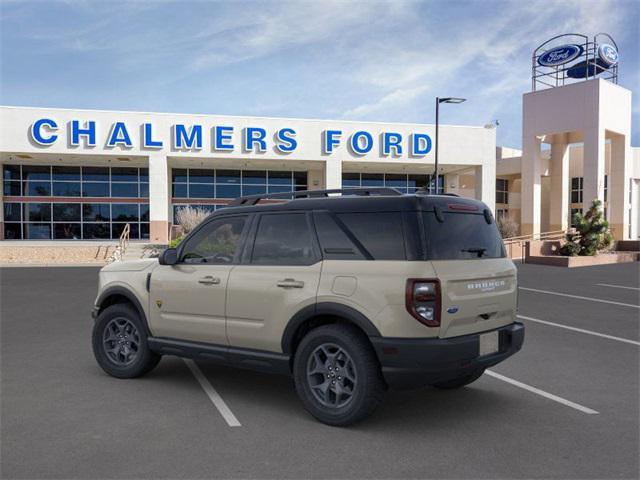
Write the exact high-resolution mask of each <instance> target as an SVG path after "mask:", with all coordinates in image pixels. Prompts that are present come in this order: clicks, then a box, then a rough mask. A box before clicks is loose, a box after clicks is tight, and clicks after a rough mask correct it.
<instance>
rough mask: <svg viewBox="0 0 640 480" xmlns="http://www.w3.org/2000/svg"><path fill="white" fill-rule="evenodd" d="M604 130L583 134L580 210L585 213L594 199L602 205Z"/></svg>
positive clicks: (595, 128)
mask: <svg viewBox="0 0 640 480" xmlns="http://www.w3.org/2000/svg"><path fill="white" fill-rule="evenodd" d="M604 140H605V138H604V129H602V128H600V127H599V126H596V127H592V128H589V129H587V130H585V132H584V156H583V161H582V162H583V163H582V177H583V180H582V185H583V187H582V210H583V211H584V212H586V211H587V210H589V207H591V202H592V201H593V200H595V199H596V198H597V199H599V200H600V201H601V202H603V203H604V165H605V149H604Z"/></svg>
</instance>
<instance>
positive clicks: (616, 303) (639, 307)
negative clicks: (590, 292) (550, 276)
mask: <svg viewBox="0 0 640 480" xmlns="http://www.w3.org/2000/svg"><path fill="white" fill-rule="evenodd" d="M518 288H519V289H520V290H524V291H527V292H537V293H546V294H548V295H558V296H559V297H569V298H577V299H578V300H589V301H590V302H600V303H610V304H611V305H620V306H622V307H631V308H637V309H640V305H634V304H632V303H622V302H614V301H613V300H603V299H601V298H591V297H582V296H580V295H569V294H568V293H559V292H550V291H549V290H538V289H537V288H526V287H518Z"/></svg>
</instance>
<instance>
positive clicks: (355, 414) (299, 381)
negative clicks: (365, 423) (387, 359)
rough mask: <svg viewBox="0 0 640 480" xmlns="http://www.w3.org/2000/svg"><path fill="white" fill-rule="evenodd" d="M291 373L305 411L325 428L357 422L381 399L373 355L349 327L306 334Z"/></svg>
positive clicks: (379, 377) (382, 388)
mask: <svg viewBox="0 0 640 480" xmlns="http://www.w3.org/2000/svg"><path fill="white" fill-rule="evenodd" d="M293 374H294V381H295V386H296V391H297V392H298V396H299V397H300V400H301V401H302V404H303V405H304V407H305V409H306V410H307V411H308V412H309V413H310V414H311V415H313V416H314V417H315V418H316V419H318V420H319V421H321V422H322V423H326V424H327V425H334V426H346V425H351V424H353V423H355V422H358V421H360V420H363V419H364V418H366V417H368V416H369V415H371V414H372V413H373V412H374V410H375V409H376V408H377V407H378V405H380V403H381V402H382V399H383V397H384V391H385V383H384V380H383V379H382V374H381V371H380V366H379V364H378V360H377V357H376V355H375V352H374V351H373V348H372V347H371V344H370V343H369V342H368V340H367V338H366V336H365V335H364V334H363V333H362V332H361V331H360V330H358V329H357V328H356V327H353V326H350V325H333V324H332V325H324V326H321V327H318V328H316V329H313V330H311V331H310V332H309V333H307V335H306V336H305V337H304V338H303V339H302V342H300V345H299V346H298V349H297V350H296V354H295V358H294V365H293Z"/></svg>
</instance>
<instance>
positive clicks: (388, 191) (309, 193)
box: [228, 187, 402, 207]
mask: <svg viewBox="0 0 640 480" xmlns="http://www.w3.org/2000/svg"><path fill="white" fill-rule="evenodd" d="M333 193H340V194H341V195H342V196H346V195H357V196H365V197H366V196H371V195H378V196H397V195H402V192H400V191H399V190H396V189H395V188H386V187H381V188H336V189H333V190H302V191H299V192H282V193H269V194H260V195H247V196H245V197H238V198H236V199H235V200H233V201H231V202H229V204H228V206H229V207H248V206H251V205H255V204H257V203H258V202H259V201H260V200H296V199H299V198H323V197H328V196H329V195H330V194H333Z"/></svg>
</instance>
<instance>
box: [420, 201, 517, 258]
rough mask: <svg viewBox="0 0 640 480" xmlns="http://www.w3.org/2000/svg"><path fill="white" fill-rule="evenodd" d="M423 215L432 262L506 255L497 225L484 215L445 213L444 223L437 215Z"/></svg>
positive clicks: (428, 254) (428, 255)
mask: <svg viewBox="0 0 640 480" xmlns="http://www.w3.org/2000/svg"><path fill="white" fill-rule="evenodd" d="M423 215H424V225H425V231H426V236H427V239H426V243H427V258H429V259H430V260H462V259H472V258H473V259H478V258H502V257H505V256H506V255H505V251H504V247H503V244H502V238H501V237H500V232H499V231H498V227H497V226H496V223H495V222H492V223H490V224H489V223H487V221H486V220H485V217H484V215H483V214H482V213H468V212H442V218H443V219H444V221H443V222H440V221H438V219H437V218H436V215H435V213H434V212H426V213H424V214H423Z"/></svg>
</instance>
